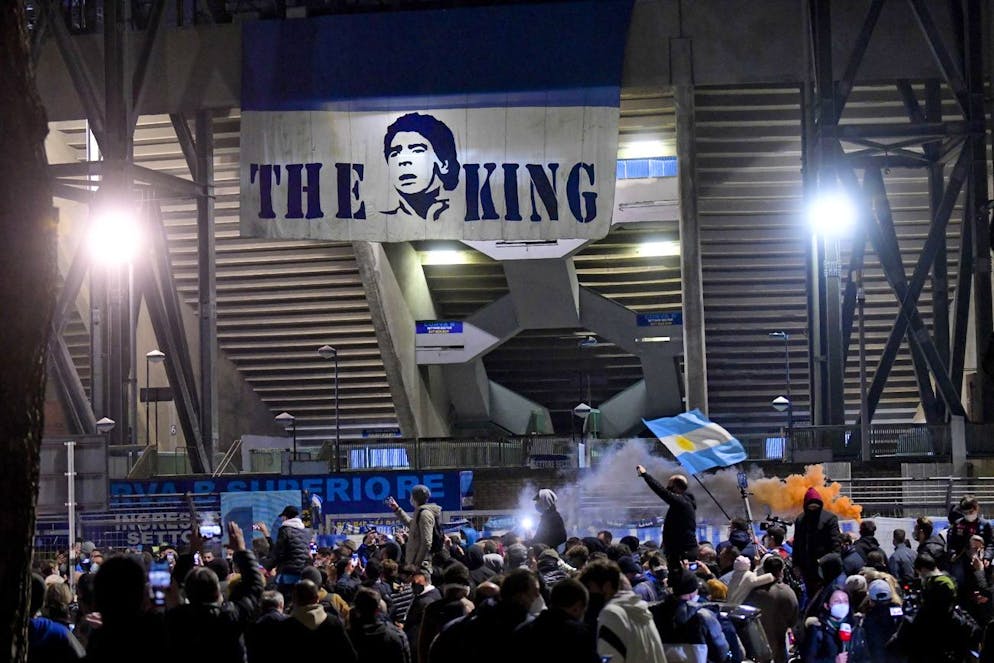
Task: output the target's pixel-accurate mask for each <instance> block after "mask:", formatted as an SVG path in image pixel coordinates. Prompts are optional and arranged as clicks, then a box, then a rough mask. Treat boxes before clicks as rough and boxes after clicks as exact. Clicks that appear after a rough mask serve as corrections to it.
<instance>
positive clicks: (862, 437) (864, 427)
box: [856, 269, 873, 461]
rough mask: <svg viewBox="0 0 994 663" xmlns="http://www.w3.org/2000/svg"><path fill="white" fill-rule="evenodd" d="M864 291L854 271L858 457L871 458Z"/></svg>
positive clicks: (861, 280) (861, 278)
mask: <svg viewBox="0 0 994 663" xmlns="http://www.w3.org/2000/svg"><path fill="white" fill-rule="evenodd" d="M865 304H866V292H865V291H864V290H863V270H862V269H860V270H859V271H857V272H856V306H857V308H858V310H859V441H860V459H861V460H864V461H868V460H871V459H872V456H873V454H872V450H871V449H870V406H869V403H868V402H867V394H866V311H865Z"/></svg>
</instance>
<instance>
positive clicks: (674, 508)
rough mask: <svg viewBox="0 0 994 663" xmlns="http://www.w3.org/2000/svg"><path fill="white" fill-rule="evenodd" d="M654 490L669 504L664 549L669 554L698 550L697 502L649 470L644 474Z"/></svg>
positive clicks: (664, 528) (664, 524)
mask: <svg viewBox="0 0 994 663" xmlns="http://www.w3.org/2000/svg"><path fill="white" fill-rule="evenodd" d="M642 478H643V479H645V482H646V483H647V484H649V488H651V489H652V492H654V493H656V494H657V495H659V497H660V499H662V500H663V501H664V502H666V504H667V505H669V509H667V510H666V517H665V518H663V549H664V551H665V552H666V554H667V555H681V554H685V553H691V552H693V553H695V554H696V551H697V502H696V501H695V500H694V496H693V495H691V494H690V493H684V494H683V495H678V494H677V493H674V492H673V491H671V490H669V489H668V488H666V487H665V486H664V485H662V484H661V483H659V482H658V481H656V479H655V478H653V477H652V476H651V475H650V474H649V473H648V472H646V473H645V474H643V475H642Z"/></svg>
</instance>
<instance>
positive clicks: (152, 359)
mask: <svg viewBox="0 0 994 663" xmlns="http://www.w3.org/2000/svg"><path fill="white" fill-rule="evenodd" d="M145 359H147V360H148V361H149V363H152V364H161V363H162V362H164V361H165V360H166V353H165V352H162V351H161V350H152V351H151V352H147V353H145Z"/></svg>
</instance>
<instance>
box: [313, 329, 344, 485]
mask: <svg viewBox="0 0 994 663" xmlns="http://www.w3.org/2000/svg"><path fill="white" fill-rule="evenodd" d="M318 355H319V356H320V357H321V358H322V359H331V360H332V361H334V362H335V471H336V472H338V471H339V469H340V467H339V465H340V464H341V456H340V455H339V451H340V449H339V447H340V446H341V444H342V425H341V420H340V419H339V416H338V350H336V349H335V348H333V347H331V346H330V345H322V346H321V347H320V348H318Z"/></svg>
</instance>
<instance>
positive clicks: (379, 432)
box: [362, 428, 400, 437]
mask: <svg viewBox="0 0 994 663" xmlns="http://www.w3.org/2000/svg"><path fill="white" fill-rule="evenodd" d="M362 436H363V437H400V429H399V428H363V429H362Z"/></svg>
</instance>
